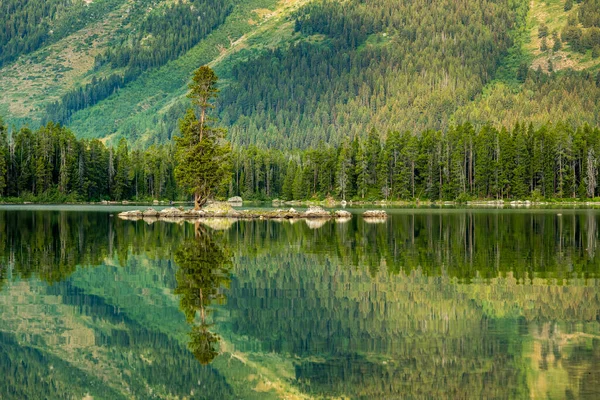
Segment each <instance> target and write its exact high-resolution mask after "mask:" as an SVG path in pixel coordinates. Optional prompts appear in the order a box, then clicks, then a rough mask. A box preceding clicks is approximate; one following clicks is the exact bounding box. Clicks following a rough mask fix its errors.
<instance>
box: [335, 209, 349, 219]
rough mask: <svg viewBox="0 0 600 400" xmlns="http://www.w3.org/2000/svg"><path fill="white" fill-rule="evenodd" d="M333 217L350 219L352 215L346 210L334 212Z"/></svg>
mask: <svg viewBox="0 0 600 400" xmlns="http://www.w3.org/2000/svg"><path fill="white" fill-rule="evenodd" d="M334 216H335V217H336V218H352V213H351V212H350V211H346V210H336V212H335V213H334Z"/></svg>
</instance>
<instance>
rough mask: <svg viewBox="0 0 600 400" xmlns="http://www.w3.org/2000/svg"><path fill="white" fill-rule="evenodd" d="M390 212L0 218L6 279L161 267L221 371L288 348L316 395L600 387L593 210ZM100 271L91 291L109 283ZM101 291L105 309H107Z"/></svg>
mask: <svg viewBox="0 0 600 400" xmlns="http://www.w3.org/2000/svg"><path fill="white" fill-rule="evenodd" d="M390 214H391V215H390V217H389V218H388V220H387V221H385V222H383V223H378V224H369V223H366V222H365V221H364V220H362V219H361V218H360V217H356V216H355V217H354V218H353V219H352V220H350V221H346V222H343V223H339V222H335V221H326V222H323V223H322V224H318V226H317V225H314V224H312V225H309V224H306V223H305V222H303V221H297V222H295V223H291V222H287V221H283V222H277V221H223V220H213V221H203V222H195V223H189V222H183V223H174V222H153V223H149V222H146V221H122V220H119V219H116V218H114V217H111V216H110V215H109V214H107V213H73V212H29V211H28V212H11V213H6V212H1V211H0V233H1V234H2V235H3V240H1V241H0V249H1V253H0V264H1V268H0V272H1V276H2V279H3V280H4V281H5V282H11V281H15V280H24V279H29V278H32V277H37V278H39V279H40V280H42V281H45V282H48V283H51V284H52V285H51V286H50V288H51V289H50V291H57V292H60V293H63V292H65V293H66V292H69V293H71V295H70V297H66V296H65V298H66V299H71V300H64V301H72V302H76V301H77V302H80V301H81V302H83V301H89V299H88V300H85V299H83V298H82V299H81V300H77V299H78V298H79V297H83V296H84V291H82V290H81V293H80V292H76V296H74V295H73V294H72V292H73V290H72V289H70V286H69V285H71V280H69V279H67V278H69V277H70V276H76V275H81V273H80V272H78V273H77V274H74V273H75V272H76V271H84V272H85V271H94V270H96V268H95V266H98V265H104V266H106V265H115V266H114V271H116V272H114V274H115V275H113V276H111V275H108V277H109V278H111V279H113V280H114V279H129V278H127V277H121V276H119V275H118V274H119V272H118V270H119V268H120V269H122V270H126V269H128V268H129V269H132V268H134V267H135V266H136V265H138V264H140V263H141V262H142V261H140V260H150V261H152V262H151V263H150V264H149V265H150V270H151V271H152V272H151V273H152V274H153V275H151V276H153V278H152V279H154V280H155V283H151V284H154V285H156V286H157V291H162V290H164V289H168V292H170V293H174V294H175V295H176V297H177V302H178V305H179V309H180V310H181V314H180V315H181V317H180V318H181V320H182V322H183V321H184V320H185V321H187V326H188V327H189V328H188V329H187V330H186V332H189V333H188V337H187V341H186V344H187V346H188V348H189V350H190V351H189V353H191V355H190V358H192V359H193V358H194V357H195V360H197V361H198V362H199V363H198V362H196V364H198V365H199V366H200V364H204V365H206V364H211V367H212V366H214V365H215V364H217V365H218V364H219V361H218V360H219V359H220V358H221V359H222V358H223V357H218V354H219V353H222V352H224V351H230V352H241V353H236V354H245V355H249V354H250V355H251V354H258V355H261V356H260V359H261V360H263V357H262V355H267V354H268V355H269V357H275V356H274V355H278V356H280V357H283V358H286V357H289V360H292V361H290V362H289V364H290V365H292V366H293V369H292V371H287V372H286V374H287V375H286V376H289V377H293V379H292V381H293V382H294V384H295V385H296V386H297V387H299V388H300V389H301V390H302V392H306V393H309V394H311V395H314V396H316V397H319V396H325V397H327V396H338V397H344V396H347V395H349V394H356V395H357V396H358V397H360V396H365V397H367V396H375V397H378V396H379V397H394V396H400V395H401V394H403V395H406V396H408V397H411V396H412V397H440V396H441V397H444V395H445V396H451V397H455V398H464V397H468V395H469V394H472V393H476V394H477V396H476V397H483V398H486V397H488V398H503V397H505V398H523V397H530V396H531V395H532V393H535V394H536V396H539V397H549V398H564V397H574V398H578V397H579V398H586V397H588V398H589V397H590V396H591V397H593V396H596V395H597V394H600V373H599V372H597V371H600V369H598V366H599V365H600V364H599V360H600V328H599V327H600V323H599V321H600V296H598V293H599V283H600V281H599V280H598V279H597V278H598V273H599V272H600V262H599V259H598V257H599V255H598V254H597V249H598V240H599V238H598V231H597V225H598V219H599V218H600V214H599V213H598V212H597V211H595V210H562V211H560V212H557V211H553V210H527V211H513V212H496V211H488V210H452V211H444V212H442V211H435V210H434V211H420V210H405V211H401V212H397V213H390ZM163 264H166V266H164V268H163ZM171 264H172V267H171ZM97 270H101V268H97ZM123 274H125V272H123ZM154 275H156V276H154ZM85 276H86V277H88V279H89V277H91V276H94V275H93V274H92V273H91V272H90V273H89V274H86V275H85ZM105 278H106V275H103V274H101V273H98V275H97V276H96V278H95V279H94V280H93V281H92V282H91V283H90V285H89V286H90V287H91V286H94V285H96V286H97V285H98V284H101V285H106V286H107V288H110V285H112V284H113V282H112V280H105ZM61 281H66V282H65V283H63V284H60V283H59V282H61ZM78 284H79V285H82V283H81V280H80V281H79V282H78ZM144 284H145V283H144ZM73 285H74V284H73ZM7 286H10V285H7ZM63 286H64V287H63ZM144 287H145V286H144ZM77 290H79V289H77ZM111 290H112V289H111ZM85 296H87V297H86V299H87V298H88V297H89V295H87V294H85ZM100 300H101V299H96V300H94V302H95V304H97V307H96V308H95V309H94V310H95V311H93V312H94V313H98V312H100V311H102V310H105V309H106V310H105V311H102V313H106V312H109V310H112V308H111V307H109V306H108V302H107V303H106V304H104V303H102V302H101V301H100ZM225 300H227V301H225ZM103 301H104V300H103ZM128 301H129V300H128ZM144 301H146V302H147V303H148V304H146V305H145V306H140V307H142V311H141V312H142V313H144V312H146V313H154V312H155V308H154V304H153V302H151V301H149V300H144V299H142V300H140V303H142V304H143V303H144ZM136 304H139V303H136ZM98 307H100V308H98ZM144 307H145V308H144ZM99 310H100V311H99ZM90 312H91V311H90ZM183 315H184V316H185V319H184V318H183ZM217 316H218V318H217ZM111 318H117V317H111ZM161 318H162V316H161ZM119 321H120V320H119ZM123 321H124V322H123V323H124V324H126V325H127V326H129V325H130V324H131V321H127V320H123ZM183 325H184V326H185V323H183ZM128 329H129V331H128V332H129V334H131V332H133V331H134V330H135V329H137V330H139V331H140V332H141V328H140V327H135V325H134V328H131V329H130V328H128ZM148 329H152V328H150V327H148ZM144 335H145V333H144ZM160 340H164V341H167V340H168V339H167V338H164V339H160ZM135 342H136V340H135V339H128V338H127V337H126V333H125V332H120V333H118V334H116V333H115V334H107V333H101V334H98V335H97V337H96V343H100V344H104V343H108V344H114V343H120V344H128V343H135ZM224 343H226V344H227V346H226V349H224V348H222V347H223V346H222V345H223V344H224ZM184 346H185V345H184ZM192 355H193V357H192ZM265 357H266V356H265ZM227 359H229V357H228V358H227ZM265 359H266V358H265ZM279 367H280V365H278V366H277V368H279ZM203 368H204V367H203ZM433 382H440V384H439V385H437V386H436V385H434V384H433ZM219 390H220V389H219Z"/></svg>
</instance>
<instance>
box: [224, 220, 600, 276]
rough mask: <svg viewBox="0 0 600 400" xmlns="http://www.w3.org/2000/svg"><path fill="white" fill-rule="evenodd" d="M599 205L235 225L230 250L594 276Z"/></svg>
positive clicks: (480, 272)
mask: <svg viewBox="0 0 600 400" xmlns="http://www.w3.org/2000/svg"><path fill="white" fill-rule="evenodd" d="M599 226H600V212H599V211H598V210H562V211H556V210H427V209H425V210H412V211H403V212H401V213H397V214H392V215H391V216H390V217H389V218H388V219H387V221H386V222H384V223H378V224H372V223H367V222H365V221H364V220H362V219H361V218H356V217H355V218H353V219H352V220H351V221H350V222H347V223H337V222H335V221H329V222H326V223H324V224H323V225H322V226H321V227H320V228H318V229H311V228H310V227H309V226H308V225H307V224H305V223H303V222H302V221H298V222H296V223H294V224H291V223H274V222H270V221H245V222H240V223H238V224H236V225H234V226H233V227H232V229H230V230H229V237H230V243H231V246H233V247H234V248H235V249H236V254H243V255H247V256H252V255H254V254H261V253H264V252H271V251H273V250H279V249H281V250H283V251H287V249H288V247H289V246H291V248H293V249H298V250H301V251H302V252H303V253H305V254H323V255H327V256H328V257H331V256H334V257H335V259H336V262H338V263H340V264H343V265H346V266H361V267H364V268H368V269H369V270H370V271H371V273H372V274H376V273H377V272H378V271H379V270H380V269H381V268H383V269H386V270H388V271H389V272H392V273H398V272H399V271H404V272H407V273H408V272H410V271H412V270H419V271H421V272H422V273H424V274H426V275H429V276H439V275H442V274H446V275H448V276H451V277H457V278H459V279H463V280H466V281H469V280H471V279H473V278H476V277H482V278H494V277H497V276H498V275H500V274H506V273H509V272H510V273H512V274H513V275H514V276H516V277H518V278H526V277H530V278H531V277H534V276H536V277H548V278H571V277H573V276H579V277H581V276H585V277H595V276H598V273H600V253H599V252H598V250H599V244H600V236H599V229H598V228H599Z"/></svg>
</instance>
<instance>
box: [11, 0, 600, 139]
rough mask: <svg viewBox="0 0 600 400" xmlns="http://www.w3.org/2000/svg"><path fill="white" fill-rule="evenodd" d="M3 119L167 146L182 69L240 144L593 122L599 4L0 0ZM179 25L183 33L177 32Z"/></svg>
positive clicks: (598, 93)
mask: <svg viewBox="0 0 600 400" xmlns="http://www.w3.org/2000/svg"><path fill="white" fill-rule="evenodd" d="M0 7H1V8H2V10H3V11H6V12H2V13H1V16H0V25H1V26H4V27H6V28H5V29H4V30H3V32H2V35H1V36H0V46H1V47H0V49H1V50H2V51H1V52H0V54H1V55H0V77H1V79H0V91H2V93H3V96H2V97H1V98H0V115H3V116H4V118H5V120H6V121H7V122H8V123H9V125H13V124H14V125H15V126H20V125H22V124H29V125H30V126H32V127H35V126H37V125H39V124H40V123H42V122H45V121H48V120H53V121H58V122H61V123H63V124H66V125H69V126H70V127H71V128H72V129H73V130H74V131H75V132H76V134H77V135H79V136H81V137H88V138H91V137H98V138H110V139H112V140H113V141H115V142H116V140H118V138H119V137H121V136H124V137H127V138H128V139H130V140H131V141H132V142H138V143H142V144H146V145H148V144H150V143H153V142H163V141H165V140H168V139H170V138H171V137H172V136H173V134H175V133H176V132H177V120H178V118H180V117H181V115H182V114H183V111H184V110H185V108H186V107H187V100H186V99H185V93H186V89H187V88H186V84H187V80H188V79H189V76H190V75H191V72H192V71H193V70H194V69H196V68H197V67H198V66H200V65H202V64H210V65H211V66H212V67H213V68H214V69H215V70H216V71H217V73H218V74H219V76H220V77H221V82H222V93H221V100H220V104H219V114H220V117H221V120H222V121H223V124H224V125H225V126H226V127H228V128H229V132H230V136H231V138H232V139H233V140H234V142H235V143H237V144H259V145H269V146H275V147H282V148H290V147H312V146H318V145H319V143H320V142H322V141H324V142H331V143H339V142H340V140H341V139H342V138H344V137H349V136H355V135H365V134H366V132H368V131H369V130H370V129H371V128H372V127H375V128H376V129H377V130H378V131H379V132H380V133H383V134H385V133H386V132H387V131H389V130H398V131H405V130H410V131H414V132H420V131H422V130H425V129H442V130H445V129H446V128H448V127H449V126H450V125H452V124H453V123H460V122H463V121H465V120H470V121H472V122H473V123H474V124H475V125H476V126H478V125H482V124H484V123H486V122H492V123H494V124H497V125H509V126H510V125H513V124H514V122H515V121H517V120H522V119H528V120H531V121H533V122H534V123H536V124H542V123H545V122H549V121H550V122H553V121H557V120H562V121H565V122H567V123H572V124H575V123H577V124H578V125H580V124H582V123H585V122H587V123H590V124H598V122H599V121H598V104H600V102H599V101H598V100H600V90H599V89H598V84H597V79H596V74H597V70H598V64H599V63H600V59H599V58H598V56H599V55H600V18H599V17H598V16H599V15H600V5H599V4H598V2H597V1H595V0H585V1H583V2H579V3H578V2H573V1H572V0H567V1H566V2H563V1H562V0H548V1H541V0H534V1H531V2H527V1H523V0H518V1H513V0H500V1H490V0H484V1H474V0H465V1H462V2H455V1H449V0H444V1H440V2H436V3H435V4H431V3H429V2H425V1H416V2H415V1H401V2H392V1H391V0H373V1H362V0H348V1H338V0H281V1H277V0H249V1H241V0H188V1H179V0H175V1H173V0H141V1H130V0H94V1H90V0H70V1H67V0H62V1H60V0H54V1H48V2H40V1H24V2H23V1H5V2H3V3H2V5H1V6H0ZM182 27H183V29H182Z"/></svg>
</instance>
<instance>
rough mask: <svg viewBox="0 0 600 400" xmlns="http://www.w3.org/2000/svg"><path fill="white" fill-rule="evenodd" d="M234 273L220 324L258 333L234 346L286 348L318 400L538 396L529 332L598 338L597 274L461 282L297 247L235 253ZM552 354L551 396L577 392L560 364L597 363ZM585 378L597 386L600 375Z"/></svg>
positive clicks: (588, 356)
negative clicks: (357, 264)
mask: <svg viewBox="0 0 600 400" xmlns="http://www.w3.org/2000/svg"><path fill="white" fill-rule="evenodd" d="M234 276H235V279H233V280H232V283H231V287H230V290H229V292H228V294H229V300H228V303H227V306H226V308H227V309H228V311H229V321H228V323H229V329H230V331H231V332H232V333H233V334H234V335H235V336H238V337H250V338H256V339H258V340H257V341H245V342H241V343H238V348H239V349H241V350H242V351H249V352H265V353H271V352H275V353H279V354H287V355H290V357H291V358H292V359H295V360H296V363H295V372H296V379H297V381H298V384H299V385H300V387H302V388H303V390H305V391H307V392H309V393H311V394H313V395H315V396H317V397H319V396H341V397H344V396H352V397H358V398H360V397H373V398H389V397H403V398H404V397H407V398H473V397H475V398H511V399H512V398H528V397H529V395H530V393H538V394H539V395H540V397H542V398H546V397H548V396H546V394H547V393H546V392H545V390H546V389H545V388H544V387H543V386H542V385H541V384H540V383H539V382H541V381H542V380H543V379H550V378H551V374H550V375H549V371H548V370H547V369H546V370H539V369H538V370H536V371H534V370H533V368H532V366H531V362H530V360H531V359H532V357H534V356H535V352H534V351H533V347H534V346H535V345H536V343H538V338H537V337H536V336H535V335H533V334H532V333H533V332H537V331H538V329H539V327H540V326H545V325H552V326H555V330H556V334H557V337H560V338H561V340H564V341H565V343H570V342H571V341H572V340H573V335H576V333H577V332H586V333H587V334H588V335H589V336H584V337H583V338H584V339H586V340H589V341H590V342H591V341H592V340H596V339H594V338H599V339H600V329H599V324H598V318H599V312H600V299H599V297H598V293H599V289H600V286H599V285H600V282H598V281H596V280H591V279H590V280H588V281H584V280H572V281H570V282H569V284H568V285H563V286H557V285H553V284H551V283H549V282H548V281H547V280H539V281H538V280H536V281H535V282H531V283H529V284H519V283H518V281H517V280H516V279H515V278H511V277H508V278H495V279H493V280H484V279H474V280H473V281H472V282H470V283H461V282H460V281H459V280H458V279H456V278H450V277H447V276H434V277H429V276H426V275H424V274H423V273H421V272H419V271H412V272H410V273H409V274H405V273H404V272H401V273H399V274H389V273H387V272H385V271H381V272H379V273H377V274H375V276H373V275H372V274H371V273H370V272H369V271H368V270H367V269H365V268H347V267H345V266H342V265H339V264H338V263H337V261H336V259H335V258H333V257H329V256H323V255H311V254H308V255H306V254H300V253H296V252H293V253H288V254H284V253H277V255H262V256H255V257H241V258H240V259H238V260H236V263H235V268H234ZM559 352H560V353H561V354H562V355H563V361H562V364H561V365H560V366H558V367H557V368H559V369H560V370H561V372H562V373H564V374H565V377H566V378H568V379H567V380H566V382H562V384H563V386H560V385H557V386H556V390H557V391H558V392H560V394H559V395H558V396H549V398H565V396H566V390H567V389H568V390H570V391H571V392H573V393H572V394H574V397H575V398H580V397H584V398H585V396H583V394H582V393H583V392H580V391H579V389H577V388H578V387H580V385H583V380H584V379H585V374H575V375H573V374H571V373H569V372H568V371H569V369H568V368H569V366H568V362H570V363H571V364H574V363H579V365H582V364H584V365H589V366H594V365H596V364H597V363H596V362H595V361H594V357H595V356H594V353H593V352H588V353H579V355H577V356H576V355H572V356H571V355H569V354H567V353H566V352H562V351H559ZM582 355H584V356H585V357H584V358H583V359H577V358H575V357H579V356H582ZM567 360H569V361H567ZM586 371H587V369H586ZM534 375H536V376H538V378H537V379H534V378H535V376H534ZM542 375H543V376H542ZM530 381H531V382H530ZM536 382H537V383H536ZM585 385H586V386H587V389H586V390H588V391H589V390H600V380H595V381H592V382H587V383H586V384H585ZM582 387H583V386H582ZM582 390H583V389H582Z"/></svg>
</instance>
